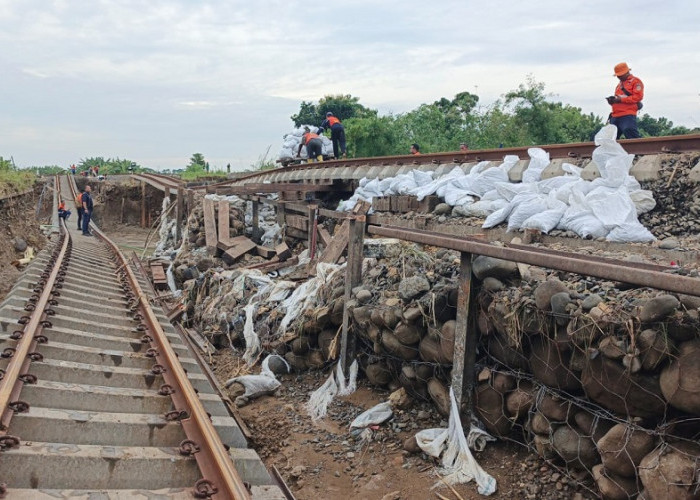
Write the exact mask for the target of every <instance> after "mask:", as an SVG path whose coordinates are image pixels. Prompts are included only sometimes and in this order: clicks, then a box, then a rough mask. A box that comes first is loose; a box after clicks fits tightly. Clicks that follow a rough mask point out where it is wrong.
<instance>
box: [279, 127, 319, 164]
mask: <svg viewBox="0 0 700 500" xmlns="http://www.w3.org/2000/svg"><path fill="white" fill-rule="evenodd" d="M305 127H308V128H309V130H311V132H312V133H314V134H317V133H318V127H314V126H313V125H302V126H301V127H297V128H295V129H294V130H292V131H291V132H290V133H289V134H285V135H284V137H283V140H284V143H283V144H282V149H280V152H279V154H278V155H277V159H278V160H280V161H282V160H293V159H294V158H296V157H297V151H298V150H299V144H301V136H303V135H304V132H305V130H304V128H305ZM320 139H321V142H322V143H323V156H333V143H332V142H331V140H330V139H329V138H328V137H326V136H325V135H321V136H320ZM301 157H302V158H308V155H307V154H306V146H303V147H302V148H301Z"/></svg>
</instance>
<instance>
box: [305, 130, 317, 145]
mask: <svg viewBox="0 0 700 500" xmlns="http://www.w3.org/2000/svg"><path fill="white" fill-rule="evenodd" d="M301 139H302V142H303V143H304V146H306V145H307V144H308V143H309V141H310V140H311V139H318V134H314V133H313V132H307V133H305V134H304V135H302V136H301Z"/></svg>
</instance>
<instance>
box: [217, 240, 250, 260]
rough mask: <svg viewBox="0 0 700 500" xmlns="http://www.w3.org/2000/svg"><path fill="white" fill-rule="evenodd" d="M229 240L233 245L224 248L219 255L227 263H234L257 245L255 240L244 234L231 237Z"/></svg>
mask: <svg viewBox="0 0 700 500" xmlns="http://www.w3.org/2000/svg"><path fill="white" fill-rule="evenodd" d="M229 241H231V242H232V243H233V246H232V247H231V248H229V249H228V250H226V251H225V252H224V253H223V255H222V256H221V258H222V259H223V260H224V262H226V263H227V264H228V265H231V264H233V263H235V262H236V261H237V260H238V259H240V258H241V257H243V256H244V255H245V254H247V253H248V252H251V251H253V250H255V247H256V246H257V245H256V244H255V242H253V241H251V240H250V239H248V238H246V237H245V236H236V237H235V238H231V239H230V240H229Z"/></svg>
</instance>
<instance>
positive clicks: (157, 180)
mask: <svg viewBox="0 0 700 500" xmlns="http://www.w3.org/2000/svg"><path fill="white" fill-rule="evenodd" d="M130 175H131V177H132V178H134V179H136V180H139V181H143V182H145V183H147V184H150V185H151V186H153V187H154V188H156V189H160V190H161V191H165V190H166V189H168V190H171V189H174V190H176V191H177V188H178V187H181V186H182V185H183V183H182V181H180V180H179V179H174V178H172V177H167V176H165V175H160V174H130Z"/></svg>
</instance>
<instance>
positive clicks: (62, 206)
mask: <svg viewBox="0 0 700 500" xmlns="http://www.w3.org/2000/svg"><path fill="white" fill-rule="evenodd" d="M70 213H71V212H70V210H66V202H65V201H62V202H61V203H59V204H58V216H59V218H61V219H63V220H66V219H68V217H70Z"/></svg>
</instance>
